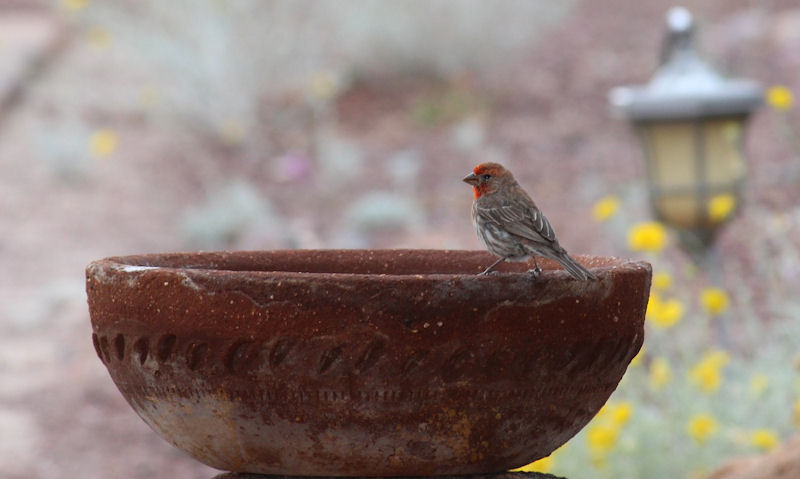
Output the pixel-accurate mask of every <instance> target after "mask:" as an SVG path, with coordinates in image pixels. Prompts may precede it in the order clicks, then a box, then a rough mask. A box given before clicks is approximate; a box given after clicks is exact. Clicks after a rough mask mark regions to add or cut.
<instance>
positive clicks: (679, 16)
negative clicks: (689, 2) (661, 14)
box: [667, 7, 694, 32]
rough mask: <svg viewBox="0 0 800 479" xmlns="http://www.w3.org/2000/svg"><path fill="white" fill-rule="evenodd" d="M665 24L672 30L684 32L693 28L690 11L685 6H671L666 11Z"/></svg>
mask: <svg viewBox="0 0 800 479" xmlns="http://www.w3.org/2000/svg"><path fill="white" fill-rule="evenodd" d="M667 26H668V27H669V29H670V31H672V32H685V31H689V30H691V29H692V28H694V18H692V13H691V12H690V11H689V10H687V9H686V8H685V7H672V8H670V9H669V11H668V12H667Z"/></svg>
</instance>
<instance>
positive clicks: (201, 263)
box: [86, 248, 652, 282]
mask: <svg viewBox="0 0 800 479" xmlns="http://www.w3.org/2000/svg"><path fill="white" fill-rule="evenodd" d="M282 254H283V255H286V254H289V255H293V256H298V257H303V256H305V257H307V261H309V262H311V261H313V260H314V258H315V256H318V255H329V256H328V257H329V258H333V257H335V256H339V257H341V256H346V257H350V258H352V259H353V260H356V261H355V262H352V263H350V268H351V269H352V268H353V267H354V265H356V266H357V264H358V261H357V260H358V258H359V257H362V258H363V255H365V254H366V255H368V256H367V258H366V260H367V261H372V262H373V263H374V264H377V263H378V262H381V261H382V260H385V259H386V258H391V259H393V260H401V261H402V260H409V259H411V258H413V257H415V256H416V257H417V258H421V259H431V258H443V257H447V256H450V258H453V259H455V261H475V260H478V259H480V260H485V261H494V260H495V259H497V256H494V255H492V254H491V253H489V252H487V251H485V250H461V249H412V248H386V249H274V250H241V251H188V252H166V253H144V254H132V255H124V256H109V257H106V258H103V259H99V260H95V261H92V262H90V263H89V264H88V265H87V267H86V273H87V275H92V276H96V275H97V274H98V272H105V271H109V270H111V271H113V272H115V273H123V274H137V273H148V272H167V273H173V274H187V273H190V274H200V275H224V276H227V275H247V276H254V277H287V278H309V279H312V278H371V279H381V278H384V279H404V278H405V279H412V278H415V279H436V280H442V279H456V278H462V279H463V278H473V279H476V280H481V281H487V280H492V279H494V280H497V279H501V278H505V279H508V278H520V277H525V278H529V277H530V276H531V275H530V274H529V273H528V263H511V262H508V261H506V262H504V263H501V265H502V267H501V269H500V271H498V272H497V273H496V274H491V275H478V274H477V273H479V272H480V271H481V269H480V268H476V269H475V270H471V271H467V270H466V267H464V268H462V269H464V271H459V272H429V271H419V272H394V273H393V272H381V273H377V272H353V271H335V270H331V271H300V270H292V269H290V268H276V269H259V268H252V269H243V268H232V267H229V266H230V261H232V260H236V259H239V260H240V261H241V260H249V261H251V262H254V263H258V262H259V261H260V262H261V263H262V264H264V263H266V262H267V261H268V259H269V257H270V256H271V255H282ZM369 255H380V257H372V256H369ZM456 255H459V256H456ZM572 256H573V257H574V258H575V259H577V260H579V261H580V262H581V263H583V264H584V265H585V266H586V267H587V268H588V269H590V270H591V271H592V272H593V273H594V274H595V275H596V276H597V277H598V279H602V278H604V277H607V276H608V275H610V274H611V272H612V271H617V272H630V273H633V272H636V271H641V270H645V271H652V266H651V265H650V263H648V262H646V261H643V260H635V259H630V258H628V259H626V258H620V257H616V256H600V255H589V254H575V255H572ZM187 257H193V258H197V261H191V262H189V261H186V259H187ZM401 258H402V259H401ZM225 261H229V263H228V264H227V265H225V264H224V263H225ZM537 261H538V262H539V265H540V266H541V267H542V274H541V275H540V276H539V278H538V279H537V281H539V282H541V281H547V280H555V279H565V278H571V276H570V275H569V273H568V272H567V271H566V270H564V269H563V268H562V267H561V266H560V265H558V263H556V262H555V261H553V260H550V259H547V258H542V257H538V256H537ZM176 262H184V263H188V264H186V265H176V264H175V263H176ZM218 263H223V264H222V265H221V266H217V264H218ZM587 263H588V264H587ZM481 264H483V263H481ZM488 264H490V263H486V266H488ZM484 267H485V266H484ZM429 268H430V267H429ZM509 268H511V269H512V271H509V270H508V269H509ZM326 269H335V268H326ZM342 269H347V268H342ZM420 269H421V268H420ZM98 270H99V271H98Z"/></svg>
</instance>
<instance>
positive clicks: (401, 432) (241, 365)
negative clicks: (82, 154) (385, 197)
mask: <svg viewBox="0 0 800 479" xmlns="http://www.w3.org/2000/svg"><path fill="white" fill-rule="evenodd" d="M578 258H579V260H580V261H582V262H583V263H584V264H585V265H586V266H587V267H589V268H590V269H592V271H593V272H594V273H595V274H596V275H597V276H598V279H597V280H596V281H576V280H574V279H573V278H571V277H570V276H569V274H568V273H567V272H566V271H564V270H563V269H561V268H560V267H559V266H558V265H557V264H555V263H553V262H549V261H543V262H541V263H540V265H541V266H542V267H543V268H544V272H543V273H542V275H541V276H540V278H539V279H535V278H534V277H533V276H532V275H530V274H528V273H526V272H525V269H526V267H527V266H526V265H525V264H507V265H502V266H501V268H500V271H501V273H500V274H497V275H489V276H478V275H477V274H476V273H477V272H480V271H482V270H483V269H484V268H485V267H486V266H487V265H488V264H489V263H490V262H492V261H493V260H494V258H493V257H492V256H491V255H489V254H488V253H486V252H480V251H444V250H293V251H268V252H237V253H192V254H164V255H143V256H129V257H121V258H110V259H106V260H102V261H97V262H94V263H92V264H90V265H89V267H88V268H87V283H86V287H87V292H88V296H89V310H90V313H91V318H92V326H93V331H94V334H93V335H92V339H93V342H94V345H95V348H96V350H97V354H98V356H99V357H100V359H101V360H102V361H103V363H104V364H105V365H106V367H107V368H108V370H109V372H110V374H111V377H112V379H113V380H114V382H115V383H116V385H117V387H118V388H119V390H120V391H121V392H122V394H123V396H124V397H125V398H126V399H127V400H128V402H129V403H130V404H131V406H132V407H133V409H134V410H136V412H137V413H138V414H139V415H140V416H141V417H142V419H144V421H145V422H146V423H147V424H148V425H149V426H150V427H151V428H153V429H154V430H155V431H156V432H157V433H159V434H160V435H161V436H162V437H164V438H165V439H167V440H168V441H170V442H171V443H173V444H174V445H175V446H177V447H179V448H180V449H183V450H184V451H186V452H188V453H189V454H191V455H192V456H193V457H195V458H196V459H198V460H200V461H202V462H204V463H206V464H208V465H211V466H213V467H216V468H218V469H222V470H228V471H235V472H253V473H264V474H287V475H316V476H326V475H327V476H332V475H339V476H361V475H364V476H389V475H391V476H398V475H423V476H424V475H446V474H482V473H491V472H498V471H505V470H509V469H512V468H515V467H519V466H522V465H525V464H527V463H529V462H531V461H533V460H535V459H538V458H541V457H544V456H546V455H548V454H550V453H551V452H552V451H553V450H555V449H556V448H557V447H558V446H560V445H561V444H563V443H564V442H566V441H567V440H568V439H569V438H571V437H572V436H573V435H575V434H576V433H577V432H578V431H579V430H580V429H581V428H582V427H583V426H584V425H586V423H587V422H588V421H589V420H590V419H591V418H592V417H593V416H594V415H595V414H596V412H597V411H598V410H599V409H600V407H601V406H602V405H603V404H604V403H605V402H606V400H607V399H608V397H609V396H610V395H611V393H612V392H613V391H614V389H615V388H616V386H617V383H618V382H619V380H620V379H621V378H622V375H623V374H624V372H625V369H626V367H627V365H628V363H629V362H630V360H631V359H632V358H633V357H634V355H635V354H636V353H637V352H638V351H639V348H640V347H641V345H642V341H643V334H644V332H643V324H644V313H645V306H646V304H647V298H648V291H649V285H650V272H651V270H650V266H649V265H648V264H646V263H642V262H632V261H625V260H619V259H616V258H604V257H578Z"/></svg>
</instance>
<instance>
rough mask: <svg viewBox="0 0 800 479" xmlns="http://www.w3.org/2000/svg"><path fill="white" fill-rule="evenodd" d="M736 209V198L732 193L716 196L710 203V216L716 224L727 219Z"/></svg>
mask: <svg viewBox="0 0 800 479" xmlns="http://www.w3.org/2000/svg"><path fill="white" fill-rule="evenodd" d="M735 208H736V197H735V196H733V195H732V194H730V193H724V194H719V195H715V196H714V197H712V198H711V199H710V200H709V201H708V216H709V218H711V221H713V222H714V223H721V222H722V221H724V220H725V219H727V218H728V217H729V216H730V215H731V213H733V210H734V209H735Z"/></svg>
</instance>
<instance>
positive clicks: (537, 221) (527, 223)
mask: <svg viewBox="0 0 800 479" xmlns="http://www.w3.org/2000/svg"><path fill="white" fill-rule="evenodd" d="M463 181H464V182H465V183H468V184H470V185H472V191H473V192H474V194H475V199H474V200H473V202H472V224H473V226H475V231H476V232H477V233H478V239H480V240H481V243H483V246H484V247H486V249H487V250H489V252H490V253H492V254H495V255H497V256H499V257H500V259H498V260H497V261H495V262H494V263H492V264H491V265H490V266H489V267H488V268H486V270H485V271H483V272H482V273H480V274H488V273H489V272H491V271H492V269H493V268H494V267H495V266H497V265H498V264H500V263H502V262H503V261H506V260H509V261H527V259H528V258H532V259H533V264H534V268H533V269H532V270H531V272H532V273H533V274H534V276H536V277H538V276H539V274H540V273H541V272H542V269H541V268H539V264H538V263H537V262H536V256H543V257H545V258H551V259H554V260H556V261H558V262H559V264H561V266H563V267H564V269H566V270H567V271H568V272H569V274H571V275H572V276H573V277H575V278H577V279H579V280H587V279H595V278H596V276H595V275H594V274H592V273H591V272H590V271H589V270H587V269H586V268H584V267H583V266H582V265H581V264H580V263H578V262H577V261H575V260H574V259H572V257H570V255H568V254H567V251H566V250H565V249H564V248H562V247H561V245H559V244H558V240H557V239H556V234H555V232H554V231H553V227H552V226H550V222H549V221H547V218H545V216H544V215H543V214H542V212H541V210H539V208H538V207H537V206H536V203H534V202H533V200H532V199H531V197H530V196H528V193H526V192H525V190H523V189H522V187H521V186H519V183H517V180H515V179H514V175H512V174H511V172H510V171H508V170H507V169H505V167H503V165H501V164H499V163H482V164H480V165H478V166H476V167H475V169H474V170H472V173H470V174H468V175H467V176H465V177H464V179H463Z"/></svg>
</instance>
